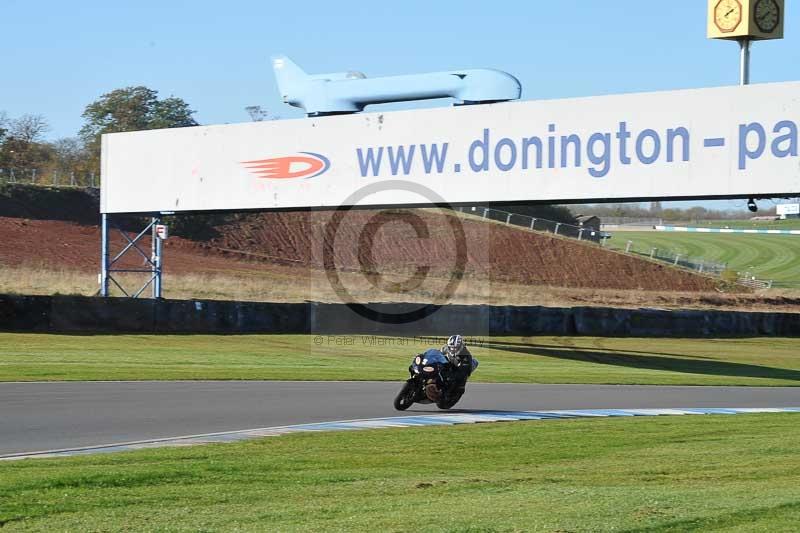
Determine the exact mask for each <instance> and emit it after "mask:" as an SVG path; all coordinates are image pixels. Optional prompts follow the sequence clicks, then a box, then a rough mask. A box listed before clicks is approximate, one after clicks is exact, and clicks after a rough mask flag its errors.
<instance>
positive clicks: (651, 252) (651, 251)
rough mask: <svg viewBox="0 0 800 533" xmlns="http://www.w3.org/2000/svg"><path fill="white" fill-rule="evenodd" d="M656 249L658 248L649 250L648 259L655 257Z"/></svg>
mask: <svg viewBox="0 0 800 533" xmlns="http://www.w3.org/2000/svg"><path fill="white" fill-rule="evenodd" d="M656 250H658V248H653V249H652V250H650V259H653V258H654V257H655V255H656Z"/></svg>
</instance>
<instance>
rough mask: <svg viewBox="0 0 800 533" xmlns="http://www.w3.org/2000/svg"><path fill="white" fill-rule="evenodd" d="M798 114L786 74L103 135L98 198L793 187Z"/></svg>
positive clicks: (343, 197)
mask: <svg viewBox="0 0 800 533" xmlns="http://www.w3.org/2000/svg"><path fill="white" fill-rule="evenodd" d="M798 122H800V82H791V83H777V84H765V85H751V86H746V87H724V88H715V89H699V90H686V91H673V92H661V93H645V94H628V95H617V96H602V97H593V98H576V99H568V100H549V101H525V102H510V103H500V104H490V105H478V106H465V107H457V108H436V109H422V110H413V111H399V112H391V113H364V114H356V115H342V116H330V117H321V118H305V119H297V120H281V121H272V122H252V123H245V124H233V125H224V126H201V127H193V128H180V129H169V130H153V131H143V132H132V133H116V134H110V135H105V136H104V137H103V157H102V178H103V181H102V198H101V210H102V211H103V212H105V213H135V212H179V211H205V210H245V209H281V208H282V209H287V208H302V207H337V206H340V205H417V204H427V203H430V202H434V201H446V202H448V203H473V202H474V203H487V202H522V201H540V202H573V201H604V200H626V199H627V200H634V199H635V200H647V199H670V198H672V199H688V198H725V197H729V198H730V197H750V196H756V197H757V196H797V195H800V158H798ZM364 187H367V189H366V190H364Z"/></svg>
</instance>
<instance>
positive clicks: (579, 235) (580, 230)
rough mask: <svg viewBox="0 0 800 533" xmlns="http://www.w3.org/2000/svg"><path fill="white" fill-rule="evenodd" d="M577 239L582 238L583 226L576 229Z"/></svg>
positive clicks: (580, 239)
mask: <svg viewBox="0 0 800 533" xmlns="http://www.w3.org/2000/svg"><path fill="white" fill-rule="evenodd" d="M578 240H579V241H582V240H583V228H579V229H578Z"/></svg>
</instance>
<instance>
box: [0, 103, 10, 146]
mask: <svg viewBox="0 0 800 533" xmlns="http://www.w3.org/2000/svg"><path fill="white" fill-rule="evenodd" d="M7 133H8V115H6V112H5V111H0V145H2V144H3V139H5V138H6V134H7Z"/></svg>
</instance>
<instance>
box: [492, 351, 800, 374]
mask: <svg viewBox="0 0 800 533" xmlns="http://www.w3.org/2000/svg"><path fill="white" fill-rule="evenodd" d="M486 347H488V348H493V349H496V350H503V351H507V352H514V353H521V354H526V355H537V356H540V357H552V358H555V359H566V360H570V361H582V362H585V363H596V364H600V365H612V366H624V367H628V368H641V369H645V370H662V371H666V372H682V373H685V374H705V375H709V376H728V377H732V376H735V377H747V378H764V379H783V380H789V381H800V371H797V370H791V369H788V368H774V367H769V366H760V365H751V364H747V363H729V362H725V361H716V360H713V359H712V360H700V361H699V360H695V359H689V358H684V357H669V356H661V355H645V354H642V353H638V352H633V353H634V354H635V355H631V353H630V352H624V351H613V350H606V349H603V350H593V349H585V348H569V347H561V346H559V347H554V346H541V345H536V344H531V345H527V346H519V345H512V344H500V343H498V344H494V343H492V344H487V345H486Z"/></svg>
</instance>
